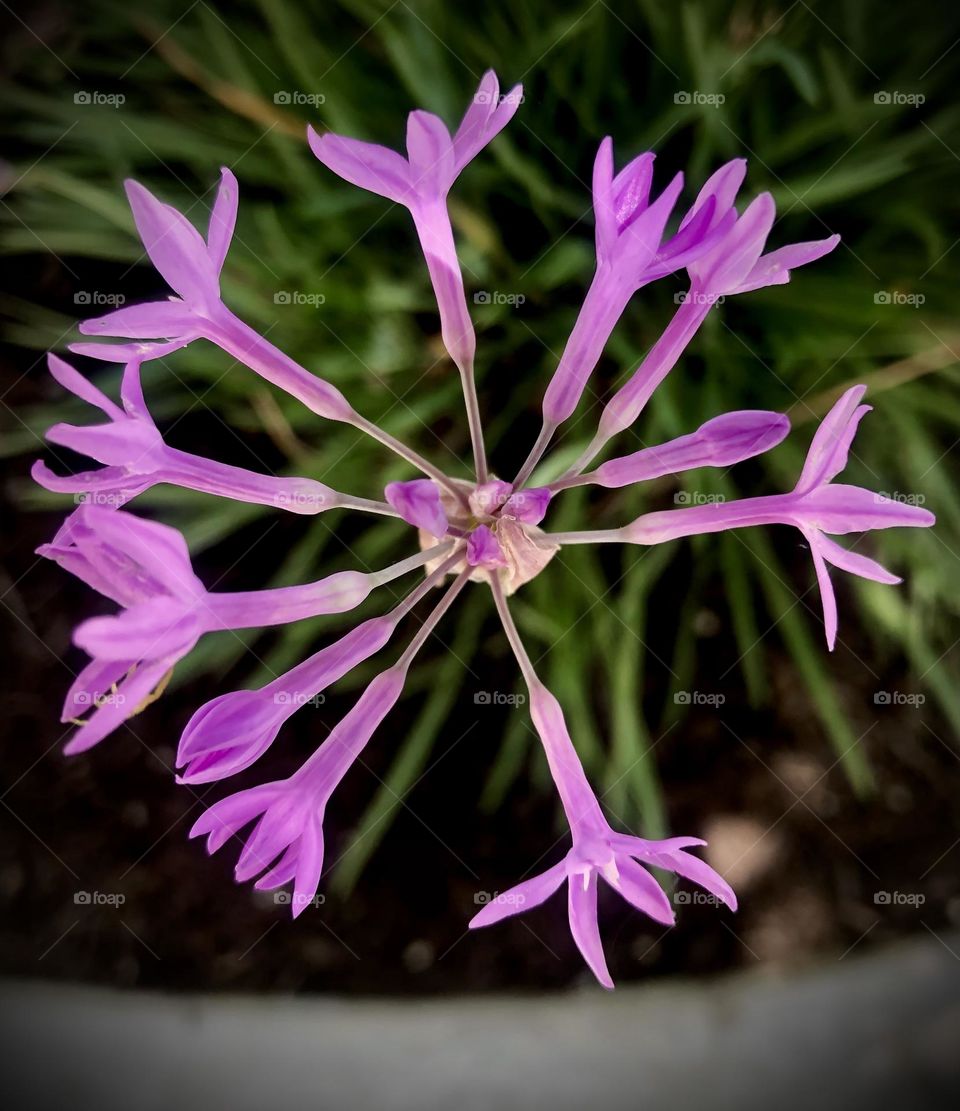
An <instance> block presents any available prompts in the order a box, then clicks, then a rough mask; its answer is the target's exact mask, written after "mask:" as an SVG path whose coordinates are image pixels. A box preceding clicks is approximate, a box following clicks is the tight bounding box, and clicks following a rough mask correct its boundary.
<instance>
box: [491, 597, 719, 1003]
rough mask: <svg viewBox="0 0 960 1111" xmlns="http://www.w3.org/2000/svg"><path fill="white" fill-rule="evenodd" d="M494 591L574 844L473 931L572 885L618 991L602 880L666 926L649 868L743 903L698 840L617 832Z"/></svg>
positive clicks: (587, 941)
mask: <svg viewBox="0 0 960 1111" xmlns="http://www.w3.org/2000/svg"><path fill="white" fill-rule="evenodd" d="M493 593H494V598H495V600H496V604H497V610H498V612H499V614H500V619H501V621H502V622H503V626H504V631H505V632H506V635H507V639H508V640H509V641H510V644H511V646H512V648H513V650H514V654H515V655H516V657H517V662H518V663H519V665H520V670H521V671H522V672H523V676H524V679H525V681H526V684H527V690H528V691H529V692H530V716H531V718H532V719H533V724H534V726H535V728H536V730H537V734H538V735H539V737H540V741H541V743H542V745H543V751H544V753H545V754H546V757H547V763H548V764H549V767H550V774H551V776H552V777H553V781H554V783H555V784H556V787H557V793H558V794H559V796H560V802H561V804H562V805H563V810H564V814H565V815H566V818H567V822H568V824H569V826H570V835H571V838H572V841H573V844H572V845H571V847H570V849H569V851H568V852H567V854H566V856H565V857H564V858H563V860H561V861H560V862H559V863H558V864H555V865H553V867H551V868H548V869H547V870H546V871H545V872H541V873H540V874H539V875H536V876H534V877H532V878H531V879H528V880H525V881H523V882H522V883H519V884H517V885H516V886H515V887H511V888H510V889H509V890H507V891H504V892H501V893H500V894H498V895H497V897H496V898H495V899H494V900H492V901H491V902H489V903H487V905H486V906H485V907H484V908H483V910H481V911H480V912H479V913H478V914H476V915H474V917H473V918H472V919H471V920H470V927H471V928H472V929H476V928H477V927H479V926H491V925H493V924H494V923H495V922H499V921H501V920H502V919H504V918H507V917H510V916H511V915H514V914H519V913H522V912H523V911H526V910H530V909H532V908H533V907H536V906H539V905H540V904H541V903H543V902H545V901H546V900H547V899H549V898H550V896H551V895H552V894H553V893H554V892H555V891H556V890H557V889H558V888H559V887H560V886H561V884H563V883H564V882H566V883H567V914H568V917H569V919H570V932H571V934H572V935H573V939H574V941H575V942H576V944H577V948H578V949H579V950H580V953H581V955H582V956H583V959H584V960H585V961H586V962H587V965H588V966H589V968H590V970H591V972H593V974H594V976H596V978H597V980H598V981H599V982H600V983H601V984H602V985H603V987H605V988H612V987H613V980H612V979H611V978H610V973H609V972H608V970H607V962H606V959H605V957H604V955H603V945H602V943H601V941H600V926H599V923H598V921H597V888H598V886H599V881H600V879H601V878H602V879H603V880H604V881H605V882H606V883H608V884H609V885H610V886H611V887H612V888H613V889H614V890H615V891H617V892H618V893H619V894H620V895H622V896H623V898H624V899H626V900H627V902H628V903H630V904H631V905H633V906H634V907H636V908H637V910H639V911H641V912H642V913H643V914H646V915H648V917H650V918H652V919H653V920H654V921H655V922H659V923H660V924H661V925H664V926H672V925H673V923H674V917H675V915H674V912H673V908H672V907H671V905H670V901H669V899H668V898H667V896H666V895H665V894H664V892H663V889H662V888H661V887H660V885H659V884H658V883H657V881H656V880H655V879H654V878H653V876H652V875H651V874H650V873H649V872H648V871H647V867H650V866H653V867H657V868H662V869H664V870H665V871H669V872H674V873H675V874H676V875H678V876H685V877H687V878H688V879H691V880H693V882H694V883H697V884H699V886H701V887H703V888H704V889H705V890H707V891H709V892H710V893H711V894H712V895H714V896H715V897H716V898H717V899H718V900H720V901H722V902H724V903H726V904H727V906H729V907H730V909H731V910H736V909H737V899H736V896H735V895H734V893H733V890H732V888H731V887H730V885H729V884H728V883H727V882H726V880H724V879H723V877H722V876H721V875H720V874H719V873H718V872H716V871H714V869H713V868H711V867H710V866H709V865H708V864H705V863H704V862H703V861H702V860H700V859H699V858H698V857H695V856H692V855H691V854H690V853H688V852H686V851H685V850H686V849H688V848H692V847H693V846H695V845H703V844H705V842H704V841H701V840H700V839H698V838H696V837H673V838H669V839H668V840H664V841H648V840H646V839H645V838H643V837H633V836H630V835H628V834H623V833H617V832H616V831H615V830H613V829H612V828H611V827H610V825H609V823H608V822H607V820H606V818H605V817H604V815H603V810H602V809H601V806H600V803H599V801H598V800H597V797H596V795H595V794H594V792H593V789H592V788H591V786H590V784H589V783H588V781H587V777H586V775H585V774H584V771H583V765H582V764H581V763H580V759H579V757H578V756H577V751H576V749H575V748H574V746H573V742H572V741H571V739H570V734H569V732H568V730H567V724H566V721H565V720H564V716H563V710H562V709H561V707H560V703H559V702H558V701H557V700H556V698H555V697H554V696H553V695H552V694H551V693H550V691H549V690H547V688H546V687H545V686H544V685H543V683H541V682H540V680H539V678H538V677H537V674H536V671H535V670H534V667H533V664H532V663H531V661H530V657H529V656H528V654H527V652H526V649H525V648H524V647H523V643H522V641H521V640H520V635H519V633H518V632H517V628H516V626H515V625H514V623H513V618H512V616H511V614H510V611H509V609H508V608H507V601H506V598H505V597H504V595H503V592H502V590H501V589H500V588H499V586H498V585H496V584H495V585H494V587H493ZM644 866H646V867H644Z"/></svg>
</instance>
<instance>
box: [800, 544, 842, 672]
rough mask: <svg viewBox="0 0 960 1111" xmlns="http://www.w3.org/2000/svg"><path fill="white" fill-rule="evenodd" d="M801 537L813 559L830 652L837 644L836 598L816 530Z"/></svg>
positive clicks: (824, 628)
mask: <svg viewBox="0 0 960 1111" xmlns="http://www.w3.org/2000/svg"><path fill="white" fill-rule="evenodd" d="M803 535H804V536H805V537H806V538H807V540H808V541H809V544H810V555H811V556H812V557H813V566H814V570H815V571H816V573H817V585H818V586H819V587H820V604H821V605H822V606H823V630H824V632H825V633H826V637H827V647H828V648H829V649H830V651H831V652H832V651H833V649H834V647H835V646H836V643H837V598H836V595H835V594H834V592H833V583H832V582H831V581H830V572H829V571H828V570H827V565H826V563H825V561H824V558H823V553H822V552H821V550H820V542H819V541H820V533H819V532H817V531H816V529H804V530H803Z"/></svg>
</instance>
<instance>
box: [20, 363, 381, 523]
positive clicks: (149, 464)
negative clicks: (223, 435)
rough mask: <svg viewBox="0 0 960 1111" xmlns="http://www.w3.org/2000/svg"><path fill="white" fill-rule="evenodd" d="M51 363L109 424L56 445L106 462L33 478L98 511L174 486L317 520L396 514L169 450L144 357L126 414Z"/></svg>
mask: <svg viewBox="0 0 960 1111" xmlns="http://www.w3.org/2000/svg"><path fill="white" fill-rule="evenodd" d="M48 363H49V366H50V373H51V374H52V375H53V377H54V378H55V379H56V380H57V382H59V383H60V385H61V386H63V388H64V389H66V390H69V391H70V393H72V394H74V395H75V396H76V397H80V398H82V399H83V400H84V401H88V402H89V403H90V404H91V405H94V406H96V408H98V409H100V410H102V412H104V413H105V414H106V416H107V417H108V421H107V423H106V424H97V425H90V426H85V427H79V426H77V425H73V424H55V425H54V426H53V427H52V428H50V429H48V430H47V439H48V440H49V441H50V442H51V443H54V444H61V445H62V446H64V447H68V448H71V449H73V450H74V451H78V452H81V453H82V454H84V455H89V456H91V457H92V458H94V459H96V460H97V461H98V462H100V463H103V464H105V465H104V466H103V467H101V468H100V469H99V470H96V471H83V472H81V473H80V474H74V475H58V474H54V472H53V471H51V470H50V468H49V467H48V466H47V465H46V463H44V462H43V461H42V460H38V461H37V462H36V463H34V465H33V469H32V470H31V472H30V473H31V474H32V476H33V479H34V481H35V482H38V483H39V484H40V485H41V486H43V487H44V488H45V489H47V490H54V491H56V492H57V493H69V494H87V495H89V497H90V500H92V501H94V502H95V503H96V504H98V505H116V506H119V505H123V504H125V503H126V502H128V501H129V500H130V499H131V498H133V497H136V495H137V494H140V493H142V492H143V491H144V490H149V489H150V487H151V486H156V485H158V484H160V483H168V484H170V485H172V486H182V487H184V488H185V489H187V490H199V491H201V492H202V493H206V494H215V495H217V496H219V497H225V498H231V499H233V500H234V501H242V502H252V503H254V504H257V505H272V506H276V507H277V508H279V509H287V510H289V511H290V512H292V513H302V514H314V513H323V512H325V511H326V510H328V509H344V508H349V509H365V510H368V511H369V512H372V513H385V514H390V513H391V512H392V511H391V509H390V506H388V505H386V504H384V503H383V502H377V501H371V500H370V499H368V498H356V497H351V496H350V495H349V494H340V493H338V492H337V491H336V490H332V489H331V488H330V487H329V486H326V485H324V483H322V482H317V481H316V480H315V479H312V478H281V477H278V476H276V475H260V474H257V473H256V472H254V471H248V470H246V469H245V468H243V467H233V466H230V465H229V464H227V463H218V462H216V461H215V460H213V459H204V458H203V456H200V455H193V454H192V453H190V452H187V451H180V450H178V449H177V448H172V447H168V446H167V444H165V443H164V441H163V437H162V436H161V434H160V432H159V431H158V430H157V426H156V425H155V424H154V422H153V418H152V417H151V416H150V412H149V410H148V409H147V405H146V402H145V401H144V397H143V390H142V389H141V385H140V362H139V360H138V359H134V360H132V361H131V362H129V363H127V365H126V367H125V368H124V372H123V384H122V386H121V389H120V397H121V401H122V404H123V408H122V409H121V408H119V407H118V406H116V405H114V403H113V402H112V401H111V400H110V399H109V398H108V397H107V396H106V394H104V393H102V392H101V391H100V390H98V389H97V387H96V386H94V385H93V384H92V383H91V382H89V381H88V380H87V379H86V378H84V377H83V376H82V375H81V374H80V373H79V372H78V371H76V370H75V369H74V368H73V367H72V366H70V364H69V363H66V362H64V361H63V359H58V358H57V356H56V355H50V356H48Z"/></svg>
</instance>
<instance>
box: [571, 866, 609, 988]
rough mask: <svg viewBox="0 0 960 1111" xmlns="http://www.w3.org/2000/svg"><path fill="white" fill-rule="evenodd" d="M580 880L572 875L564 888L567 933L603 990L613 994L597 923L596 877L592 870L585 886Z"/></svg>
mask: <svg viewBox="0 0 960 1111" xmlns="http://www.w3.org/2000/svg"><path fill="white" fill-rule="evenodd" d="M581 880H582V877H581V876H580V875H575V876H571V877H570V882H569V884H568V885H567V888H568V911H569V915H570V932H571V933H572V934H573V940H574V941H575V942H576V943H577V948H578V949H579V950H580V952H581V954H582V955H583V959H584V960H585V961H586V962H587V964H588V965H589V966H590V971H591V972H592V973H593V974H594V976H596V978H597V979H598V980H599V981H600V983H601V984H602V985H603V986H604V987H605V988H607V989H608V990H610V991H612V990H613V980H611V979H610V973H609V972H608V971H607V961H606V958H605V957H604V955H603V943H602V942H601V940H600V926H599V923H598V922H597V877H596V874H595V873H594V872H592V871H591V872H589V873H587V874H586V884H585V885H584V883H583V882H581Z"/></svg>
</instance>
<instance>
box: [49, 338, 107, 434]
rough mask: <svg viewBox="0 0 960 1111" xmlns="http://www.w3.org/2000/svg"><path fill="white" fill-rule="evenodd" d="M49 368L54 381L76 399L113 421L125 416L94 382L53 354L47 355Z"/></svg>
mask: <svg viewBox="0 0 960 1111" xmlns="http://www.w3.org/2000/svg"><path fill="white" fill-rule="evenodd" d="M47 368H48V370H49V371H50V373H51V375H52V376H53V378H54V380H55V381H56V382H58V383H59V384H60V385H61V386H63V388H64V389H65V390H69V392H70V393H72V394H73V395H74V397H79V398H80V399H81V400H83V401H86V402H87V404H89V405H93V406H95V407H96V408H97V409H100V410H102V411H103V412H104V413H106V414H107V416H108V417H110V419H111V420H116V419H117V418H118V417H122V416H123V413H122V411H121V410H120V409H119V408H118V407H117V406H116V405H114V403H113V402H112V401H111V400H110V398H109V397H107V395H106V394H105V393H103V391H102V390H99V389H98V388H97V387H96V386H95V385H94V384H93V383H92V382H90V381H88V380H87V379H86V378H84V376H83V375H82V374H81V373H80V371H79V370H76V369H75V368H74V367H72V366H71V365H70V364H69V363H68V362H66V361H65V360H63V359H61V358H59V356H57V355H54V354H53V353H52V352H51V353H50V354H49V355H47Z"/></svg>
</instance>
